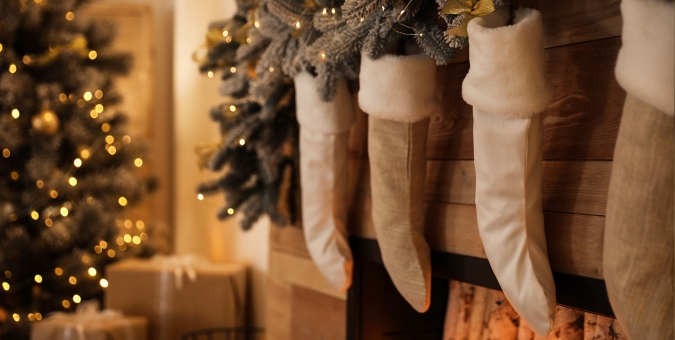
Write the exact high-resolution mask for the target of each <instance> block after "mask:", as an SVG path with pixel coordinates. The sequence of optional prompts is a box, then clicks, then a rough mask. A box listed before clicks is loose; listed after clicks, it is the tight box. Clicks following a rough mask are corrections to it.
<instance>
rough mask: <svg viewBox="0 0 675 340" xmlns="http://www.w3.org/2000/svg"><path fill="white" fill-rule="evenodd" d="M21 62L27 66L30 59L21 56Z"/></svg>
mask: <svg viewBox="0 0 675 340" xmlns="http://www.w3.org/2000/svg"><path fill="white" fill-rule="evenodd" d="M21 61H22V62H23V63H24V64H26V65H28V64H30V57H29V56H27V55H25V56H23V58H21Z"/></svg>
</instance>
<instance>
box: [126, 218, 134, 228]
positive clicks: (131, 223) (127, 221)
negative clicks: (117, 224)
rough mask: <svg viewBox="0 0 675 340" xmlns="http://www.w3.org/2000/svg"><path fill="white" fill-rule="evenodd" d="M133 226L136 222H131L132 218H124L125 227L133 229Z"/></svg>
mask: <svg viewBox="0 0 675 340" xmlns="http://www.w3.org/2000/svg"><path fill="white" fill-rule="evenodd" d="M133 226H134V224H133V222H131V220H124V227H125V228H127V229H131V227H133Z"/></svg>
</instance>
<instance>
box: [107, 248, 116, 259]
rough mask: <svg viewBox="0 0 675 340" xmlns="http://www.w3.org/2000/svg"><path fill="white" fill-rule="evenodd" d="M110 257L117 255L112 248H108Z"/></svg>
mask: <svg viewBox="0 0 675 340" xmlns="http://www.w3.org/2000/svg"><path fill="white" fill-rule="evenodd" d="M108 257H111V258H112V257H115V251H114V250H112V249H108Z"/></svg>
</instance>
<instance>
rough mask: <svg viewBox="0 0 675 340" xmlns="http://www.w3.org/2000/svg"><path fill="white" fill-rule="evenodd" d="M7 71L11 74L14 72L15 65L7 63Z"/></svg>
mask: <svg viewBox="0 0 675 340" xmlns="http://www.w3.org/2000/svg"><path fill="white" fill-rule="evenodd" d="M9 73H11V74H14V73H16V65H14V64H9Z"/></svg>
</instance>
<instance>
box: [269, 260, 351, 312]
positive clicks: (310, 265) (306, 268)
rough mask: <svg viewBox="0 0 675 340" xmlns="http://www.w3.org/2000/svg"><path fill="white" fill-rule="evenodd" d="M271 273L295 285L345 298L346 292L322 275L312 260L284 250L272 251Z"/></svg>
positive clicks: (341, 298)
mask: <svg viewBox="0 0 675 340" xmlns="http://www.w3.org/2000/svg"><path fill="white" fill-rule="evenodd" d="M269 268H270V269H269V275H270V276H272V277H275V278H277V279H279V280H282V281H284V282H288V283H290V284H293V285H295V286H301V287H304V288H307V289H311V290H315V291H318V292H320V293H322V294H325V295H329V296H332V297H334V298H336V299H339V300H345V298H346V296H345V294H344V293H340V292H338V291H337V290H336V289H335V288H333V286H331V285H330V283H328V281H326V279H325V278H324V277H323V275H321V273H320V272H319V269H318V268H317V267H316V265H315V264H314V262H312V260H310V259H308V258H305V257H300V256H296V255H292V254H290V253H286V252H283V251H276V250H272V251H270V262H269Z"/></svg>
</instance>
